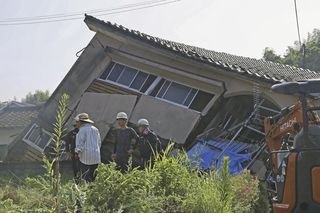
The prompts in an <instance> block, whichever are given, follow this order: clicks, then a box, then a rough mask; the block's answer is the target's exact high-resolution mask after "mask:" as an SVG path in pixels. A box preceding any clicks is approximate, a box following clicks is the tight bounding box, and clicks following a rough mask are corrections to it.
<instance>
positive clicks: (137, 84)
mask: <svg viewBox="0 0 320 213" xmlns="http://www.w3.org/2000/svg"><path fill="white" fill-rule="evenodd" d="M147 77H148V74H147V73H144V72H139V73H138V75H137V76H136V78H135V79H134V81H133V82H132V83H131V85H130V88H132V89H136V90H140V88H141V87H142V84H143V83H144V82H145V80H146V79H147Z"/></svg>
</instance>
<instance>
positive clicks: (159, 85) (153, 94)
mask: <svg viewBox="0 0 320 213" xmlns="http://www.w3.org/2000/svg"><path fill="white" fill-rule="evenodd" d="M149 77H150V76H149ZM147 81H148V80H147ZM164 82H165V80H164V79H163V78H162V79H161V80H160V81H159V83H157V85H156V87H155V88H154V89H153V90H152V92H151V93H150V95H151V96H153V97H156V95H157V94H158V92H159V90H160V89H161V87H162V85H163V84H164ZM145 84H147V82H146V83H145ZM144 87H145V86H144V85H143V87H142V89H141V92H145V91H147V89H148V88H146V89H145V91H144Z"/></svg>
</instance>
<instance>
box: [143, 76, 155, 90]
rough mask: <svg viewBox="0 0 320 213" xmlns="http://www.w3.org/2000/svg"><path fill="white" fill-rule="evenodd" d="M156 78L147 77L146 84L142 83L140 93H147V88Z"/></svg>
mask: <svg viewBox="0 0 320 213" xmlns="http://www.w3.org/2000/svg"><path fill="white" fill-rule="evenodd" d="M156 78H157V76H154V75H149V77H148V79H147V80H146V82H145V83H144V85H143V87H142V88H141V90H140V92H143V93H145V92H146V91H147V89H149V87H150V86H151V84H152V83H153V82H154V80H156Z"/></svg>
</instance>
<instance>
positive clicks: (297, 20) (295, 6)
mask: <svg viewBox="0 0 320 213" xmlns="http://www.w3.org/2000/svg"><path fill="white" fill-rule="evenodd" d="M294 10H295V14H296V23H297V31H298V39H299V44H300V47H301V46H302V43H301V37H300V27H299V17H298V8H297V1H296V0H294Z"/></svg>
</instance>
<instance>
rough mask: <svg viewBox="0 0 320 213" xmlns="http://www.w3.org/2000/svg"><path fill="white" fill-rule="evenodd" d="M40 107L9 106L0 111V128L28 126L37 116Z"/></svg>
mask: <svg viewBox="0 0 320 213" xmlns="http://www.w3.org/2000/svg"><path fill="white" fill-rule="evenodd" d="M38 112H39V107H34V106H33V107H9V108H5V109H3V110H2V111H1V112H0V128H15V127H26V126H27V125H28V124H29V123H30V122H31V121H32V120H33V119H34V118H36V117H37V115H38Z"/></svg>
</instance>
